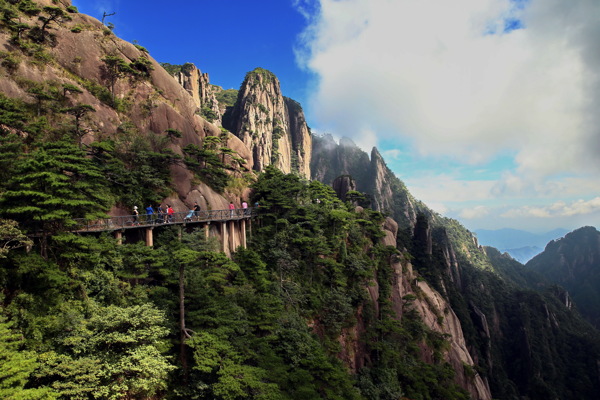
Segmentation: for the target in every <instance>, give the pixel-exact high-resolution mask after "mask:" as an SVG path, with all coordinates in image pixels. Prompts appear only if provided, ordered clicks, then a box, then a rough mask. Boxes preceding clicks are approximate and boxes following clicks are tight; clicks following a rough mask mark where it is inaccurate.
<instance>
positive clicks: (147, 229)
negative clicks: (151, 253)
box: [146, 226, 154, 247]
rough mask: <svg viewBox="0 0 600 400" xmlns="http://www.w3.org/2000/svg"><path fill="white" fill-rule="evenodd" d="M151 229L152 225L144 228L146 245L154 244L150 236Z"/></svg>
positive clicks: (152, 228)
mask: <svg viewBox="0 0 600 400" xmlns="http://www.w3.org/2000/svg"><path fill="white" fill-rule="evenodd" d="M153 230H154V227H152V226H151V227H148V228H146V246H148V247H152V246H154V237H153V236H152V231H153Z"/></svg>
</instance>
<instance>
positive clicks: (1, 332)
mask: <svg viewBox="0 0 600 400" xmlns="http://www.w3.org/2000/svg"><path fill="white" fill-rule="evenodd" d="M11 325H12V324H10V323H7V322H6V319H5V318H4V316H2V315H1V314H0V365H2V368H1V369H0V397H1V398H3V399H6V400H29V399H31V400H34V399H36V400H37V399H55V398H57V396H56V394H55V393H54V392H52V391H51V390H50V389H49V388H26V386H27V384H28V382H29V380H30V376H31V375H32V373H33V372H34V371H35V369H36V368H37V366H38V362H37V355H36V354H35V353H34V352H31V351H27V350H23V349H22V348H23V339H22V337H21V335H20V334H18V333H17V332H15V331H13V330H12V329H11V328H12V326H11Z"/></svg>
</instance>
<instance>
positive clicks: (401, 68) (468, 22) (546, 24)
mask: <svg viewBox="0 0 600 400" xmlns="http://www.w3.org/2000/svg"><path fill="white" fill-rule="evenodd" d="M514 5H515V3H514V2H512V1H509V0H455V1H453V2H448V1H445V0H346V1H339V0H321V1H320V6H321V8H320V13H319V15H318V16H316V17H315V18H314V19H312V23H311V25H310V27H309V28H308V29H307V31H306V32H305V36H304V40H305V44H306V50H307V51H306V52H305V53H304V57H305V58H304V59H303V61H304V62H305V64H306V66H307V67H308V68H309V69H311V70H313V71H314V72H316V73H317V75H318V76H319V87H318V90H317V91H316V93H315V95H314V98H313V99H312V100H311V104H310V105H309V107H311V109H312V110H313V115H314V117H315V118H316V120H317V121H316V123H317V124H318V125H319V126H320V127H321V128H322V129H325V130H328V131H335V132H339V133H340V134H343V135H346V136H350V137H351V138H353V139H354V140H355V141H356V142H357V143H359V144H362V145H363V146H365V147H366V148H368V147H370V146H372V145H375V144H376V143H377V139H378V137H376V136H375V135H374V134H373V132H377V133H378V135H387V136H388V137H392V136H397V137H398V138H402V139H403V140H405V141H408V142H409V143H413V144H414V145H415V147H416V148H417V149H418V151H419V152H420V153H421V154H446V155H449V156H453V157H456V159H459V160H462V161H464V162H465V163H471V164H476V163H481V162H483V161H485V160H488V159H490V158H491V157H493V156H494V154H496V153H497V152H498V151H506V150H507V149H509V150H513V151H515V152H516V154H517V157H516V162H517V165H518V170H517V172H518V176H519V178H518V179H515V180H513V181H512V182H510V179H508V177H507V181H506V182H505V184H506V185H507V186H506V187H505V190H508V189H511V190H512V189H516V190H523V189H524V188H519V187H517V186H515V187H513V186H514V185H519V184H524V183H526V181H527V180H539V179H541V178H544V177H547V176H551V175H553V174H557V173H564V172H569V173H579V172H581V171H590V170H596V171H597V169H598V160H599V159H600V157H597V154H598V151H599V150H600V145H599V143H600V140H599V139H600V136H599V135H598V128H597V127H599V126H600V117H596V115H598V114H599V113H597V112H593V113H592V112H590V110H597V109H598V105H599V104H598V103H600V101H599V100H600V84H599V80H598V74H597V71H598V70H599V67H600V51H599V49H598V44H597V43H599V42H598V41H597V37H598V36H599V33H600V32H599V31H600V2H598V1H596V0H574V1H570V2H564V1H560V0H543V1H542V0H530V1H529V2H528V3H527V6H526V7H525V8H524V9H523V10H519V9H516V8H515V7H514ZM509 16H510V17H518V18H520V19H521V20H522V21H523V24H524V26H525V27H526V29H520V30H515V31H512V32H510V33H505V34H500V33H501V32H502V29H503V26H504V25H503V24H504V20H505V18H507V17H509ZM491 31H495V32H496V34H486V32H488V33H489V32H491ZM596 119H599V120H596ZM365 132H367V133H368V135H366V136H365ZM390 132H393V133H390ZM511 185H513V186H511Z"/></svg>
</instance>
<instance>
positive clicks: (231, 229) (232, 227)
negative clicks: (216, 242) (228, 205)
mask: <svg viewBox="0 0 600 400" xmlns="http://www.w3.org/2000/svg"><path fill="white" fill-rule="evenodd" d="M234 250H235V221H229V252H232V251H234Z"/></svg>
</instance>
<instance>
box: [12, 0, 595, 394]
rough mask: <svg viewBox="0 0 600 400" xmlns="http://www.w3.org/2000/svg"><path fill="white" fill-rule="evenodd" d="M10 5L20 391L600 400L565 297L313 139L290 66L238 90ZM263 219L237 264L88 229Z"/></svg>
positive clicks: (232, 257)
mask: <svg viewBox="0 0 600 400" xmlns="http://www.w3.org/2000/svg"><path fill="white" fill-rule="evenodd" d="M0 6H1V7H0V14H1V18H0V46H1V52H0V73H1V74H2V75H1V76H2V78H1V79H0V94H1V95H0V223H1V224H2V225H1V226H2V229H0V244H2V246H3V247H2V249H3V251H2V252H1V253H0V282H2V287H3V290H2V292H1V294H0V352H1V353H2V354H1V355H2V357H3V359H6V360H8V361H9V363H8V364H9V365H10V366H11V368H12V367H13V366H14V367H15V368H16V369H15V371H16V372H17V373H18V374H19V375H18V378H15V379H12V378H11V380H10V382H8V381H6V380H4V377H0V394H2V396H4V397H7V398H11V397H23V398H24V397H27V398H56V397H59V398H88V397H90V396H94V395H95V394H96V393H99V394H102V396H105V397H107V398H108V397H111V398H153V399H154V398H156V399H158V398H182V399H183V398H198V399H209V398H210V399H241V398H272V399H299V398H310V399H318V398H323V399H341V398H343V399H397V398H403V397H405V398H415V399H417V398H420V399H448V400H455V399H456V400H459V399H461V400H462V399H467V398H473V399H491V398H498V399H514V398H530V399H548V398H581V399H592V398H596V396H597V391H596V390H597V387H598V385H600V382H599V379H598V375H597V360H598V359H600V339H598V333H597V331H595V330H594V329H592V328H591V327H590V326H589V325H588V324H586V323H585V321H583V320H582V319H581V318H580V317H579V315H578V314H577V313H576V312H574V311H573V310H572V308H571V306H572V304H571V303H570V302H569V301H568V296H566V294H565V292H564V290H561V289H560V288H559V287H555V286H552V285H548V284H547V282H546V281H545V280H544V279H542V278H540V277H539V275H538V274H536V273H534V272H533V271H531V270H528V269H526V268H524V267H523V266H522V265H521V264H519V263H518V262H516V261H515V260H513V259H511V258H510V257H506V256H505V255H503V254H500V253H498V252H497V251H494V250H493V249H489V248H484V247H482V246H480V245H479V243H478V241H477V239H476V238H475V236H474V235H473V234H472V232H470V231H468V230H467V229H466V228H464V227H463V226H462V225H460V224H459V223H458V222H457V221H455V220H452V219H449V218H445V217H443V216H441V215H439V214H437V213H435V212H433V211H432V210H430V209H429V208H428V207H427V206H426V205H425V204H423V203H422V202H420V201H418V200H417V199H415V198H414V197H413V196H412V195H411V194H410V192H409V190H408V188H407V187H406V186H405V185H404V183H403V182H402V181H401V180H400V179H398V178H397V177H396V176H395V175H394V174H393V172H392V171H391V170H390V169H389V168H388V167H387V166H386V164H385V160H384V159H383V158H382V156H381V154H380V153H379V151H378V150H377V149H376V148H373V149H372V150H371V152H370V153H365V152H364V151H362V150H361V149H359V148H358V147H357V146H356V145H355V144H354V143H353V142H352V141H351V140H349V139H341V140H340V141H339V142H336V141H334V140H333V138H332V137H331V136H323V137H318V136H313V135H312V133H311V132H310V129H309V128H308V126H307V125H306V121H305V118H304V114H303V111H302V107H301V105H300V104H298V103H297V102H295V101H294V100H292V99H289V98H287V97H285V96H284V95H283V93H282V92H281V88H280V85H279V81H278V79H277V77H276V76H275V75H274V74H273V73H271V72H270V71H267V70H264V69H261V68H257V69H255V70H253V71H249V72H248V73H247V74H246V76H245V77H244V79H243V82H242V84H241V86H240V90H238V91H223V90H221V89H220V88H219V87H217V86H214V85H212V84H211V83H210V82H209V79H208V74H206V73H202V72H200V70H199V69H198V68H197V67H196V66H193V65H191V64H184V65H181V66H179V65H172V64H167V63H158V62H157V61H156V60H154V59H153V58H152V57H151V55H150V54H148V52H147V51H146V50H145V49H144V48H142V47H141V46H136V45H133V44H130V43H127V42H125V41H123V40H121V39H119V38H117V37H116V36H115V35H114V33H113V32H112V31H111V30H110V29H108V28H107V27H105V26H104V25H103V24H102V23H101V22H100V21H98V20H96V19H94V18H92V17H89V16H85V15H81V14H79V13H78V12H77V9H76V8H74V7H73V6H72V5H71V4H70V2H69V1H66V0H62V1H55V0H40V1H31V0H11V1H2V2H0ZM309 178H311V179H312V180H311V179H309ZM338 196H339V198H338ZM341 199H343V200H341ZM241 200H250V202H251V204H252V203H254V201H258V202H259V203H260V204H261V207H260V213H259V216H258V217H257V218H256V219H254V220H252V222H251V224H248V225H249V227H250V228H251V229H249V230H248V234H249V235H248V236H249V240H248V248H247V249H243V248H239V249H238V250H237V251H235V252H231V253H223V252H220V251H219V246H218V244H219V243H221V240H222V239H223V238H224V237H225V235H226V233H225V231H224V229H225V224H218V223H213V224H210V225H208V226H207V228H206V229H205V230H204V231H202V232H194V231H193V230H192V227H187V226H186V227H185V229H178V227H176V226H173V227H160V228H159V227H155V228H154V230H153V231H154V242H153V246H152V247H150V246H145V245H144V244H140V243H134V242H129V243H128V242H127V241H125V242H124V243H122V244H120V245H118V242H117V240H116V239H114V238H113V237H112V236H111V235H109V234H97V235H92V234H75V233H73V232H70V230H71V229H72V228H71V227H72V226H73V222H74V219H75V218H85V219H86V220H89V221H94V220H96V219H98V218H102V217H103V216H104V215H105V214H109V215H125V214H127V213H129V210H130V209H131V208H132V206H134V205H142V204H144V205H145V204H147V203H149V204H153V203H165V202H168V203H169V204H172V205H173V206H174V208H176V209H177V210H178V211H179V210H186V209H189V208H190V207H191V205H192V204H193V203H194V202H198V203H199V204H200V205H201V207H202V208H203V209H211V210H220V209H225V208H227V205H228V204H229V202H230V201H231V202H235V203H237V204H239V203H240V201H241ZM219 225H221V226H219ZM237 234H239V235H241V233H239V232H238V233H237ZM27 235H29V239H28V238H27ZM232 242H238V243H239V242H240V241H239V240H237V239H236V240H232ZM24 360H26V362H25V361H24ZM5 383H6V385H5ZM8 386H9V387H8ZM7 387H8V388H7ZM5 388H6V390H7V391H6V392H5V391H4V390H5Z"/></svg>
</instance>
